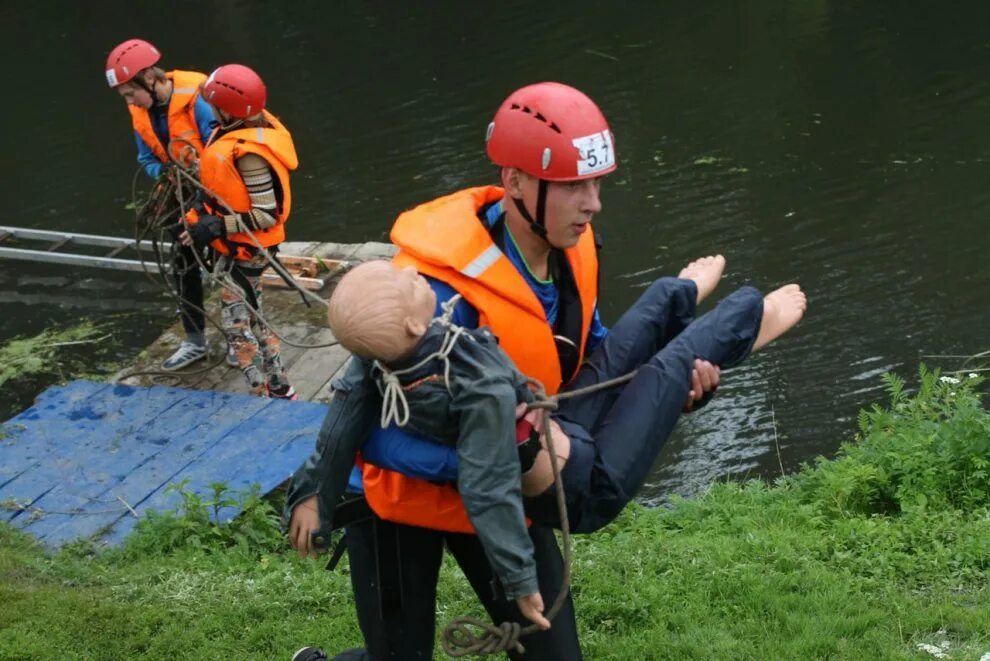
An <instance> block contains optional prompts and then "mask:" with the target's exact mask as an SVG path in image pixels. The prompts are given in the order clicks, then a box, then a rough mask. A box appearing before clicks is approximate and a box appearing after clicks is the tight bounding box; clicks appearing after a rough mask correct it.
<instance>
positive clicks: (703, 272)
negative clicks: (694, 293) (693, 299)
mask: <svg viewBox="0 0 990 661" xmlns="http://www.w3.org/2000/svg"><path fill="white" fill-rule="evenodd" d="M723 270H725V257H722V255H715V256H712V255H708V256H707V257H702V258H701V259H696V260H694V261H693V262H691V263H690V264H688V265H687V266H685V267H684V268H682V269H681V272H680V273H678V274H677V277H678V278H684V279H686V280H694V284H696V285H697V286H698V302H699V303H701V302H702V301H703V300H705V298H706V297H707V296H708V295H709V294H711V293H712V290H714V289H715V285H717V284H718V281H719V280H721V279H722V271H723Z"/></svg>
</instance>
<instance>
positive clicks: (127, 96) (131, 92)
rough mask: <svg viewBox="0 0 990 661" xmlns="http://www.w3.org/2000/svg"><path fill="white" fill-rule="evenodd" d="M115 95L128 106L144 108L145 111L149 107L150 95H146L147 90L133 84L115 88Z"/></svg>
mask: <svg viewBox="0 0 990 661" xmlns="http://www.w3.org/2000/svg"><path fill="white" fill-rule="evenodd" d="M117 93H118V94H120V96H121V98H123V99H124V101H126V102H127V105H129V106H135V107H137V108H144V109H145V110H147V109H148V108H150V107H151V95H150V94H148V90H146V89H144V88H143V87H140V86H138V85H135V84H134V83H124V84H123V85H121V86H120V87H118V88H117Z"/></svg>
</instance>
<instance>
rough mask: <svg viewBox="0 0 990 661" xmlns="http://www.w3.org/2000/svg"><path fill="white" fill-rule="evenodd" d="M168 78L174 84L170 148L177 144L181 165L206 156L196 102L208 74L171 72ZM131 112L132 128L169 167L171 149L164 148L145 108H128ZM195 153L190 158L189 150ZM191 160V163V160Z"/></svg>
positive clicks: (170, 120) (171, 100) (170, 119)
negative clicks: (197, 121) (169, 151)
mask: <svg viewBox="0 0 990 661" xmlns="http://www.w3.org/2000/svg"><path fill="white" fill-rule="evenodd" d="M165 77H166V78H168V79H169V80H170V81H172V97H171V98H170V99H169V101H168V139H169V144H171V143H172V142H173V141H176V144H177V146H176V147H174V148H173V149H174V151H175V153H173V154H172V156H173V157H175V159H176V160H178V161H183V160H185V159H189V158H190V157H191V156H197V157H198V156H199V155H200V154H202V153H203V139H202V137H201V136H200V135H199V125H198V124H197V123H196V99H197V98H198V97H199V89H200V85H202V84H203V81H205V80H206V74H202V73H199V72H197V71H169V72H168V73H166V74H165ZM127 109H128V110H130V112H131V124H133V125H134V130H135V131H137V134H138V135H139V136H141V139H142V140H144V142H145V144H147V145H148V146H149V147H151V151H152V152H154V154H155V156H156V157H157V158H158V160H159V161H161V162H162V163H168V162H169V161H171V160H172V159H171V158H169V153H168V149H169V145H163V144H162V143H161V141H159V139H158V136H157V135H156V134H155V129H154V128H152V126H151V118H150V117H149V116H148V111H147V110H146V109H145V108H138V107H137V106H130V105H129V106H127ZM190 149H192V150H195V154H190V153H189V150H190ZM190 160H191V159H190Z"/></svg>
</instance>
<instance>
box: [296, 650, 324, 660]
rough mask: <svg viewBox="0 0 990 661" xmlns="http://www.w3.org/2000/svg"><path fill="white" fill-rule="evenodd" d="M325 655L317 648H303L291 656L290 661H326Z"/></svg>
mask: <svg viewBox="0 0 990 661" xmlns="http://www.w3.org/2000/svg"><path fill="white" fill-rule="evenodd" d="M326 658H327V654H326V652H324V651H323V650H321V649H320V648H319V647H303V648H302V649H300V650H298V651H297V652H296V653H295V654H293V655H292V661H326Z"/></svg>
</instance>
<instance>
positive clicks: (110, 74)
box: [107, 69, 117, 87]
mask: <svg viewBox="0 0 990 661" xmlns="http://www.w3.org/2000/svg"><path fill="white" fill-rule="evenodd" d="M107 83H109V85H110V87H116V86H117V72H116V71H114V70H113V69H107Z"/></svg>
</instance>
